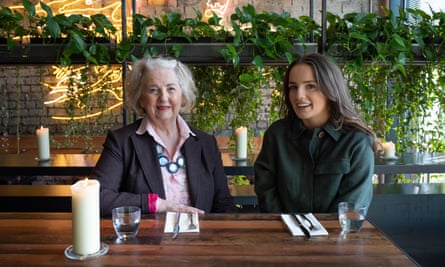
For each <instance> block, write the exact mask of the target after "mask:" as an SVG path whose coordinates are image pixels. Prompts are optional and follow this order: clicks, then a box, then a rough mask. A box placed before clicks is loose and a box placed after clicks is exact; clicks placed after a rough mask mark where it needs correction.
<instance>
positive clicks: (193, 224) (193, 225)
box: [189, 213, 197, 230]
mask: <svg viewBox="0 0 445 267" xmlns="http://www.w3.org/2000/svg"><path fill="white" fill-rule="evenodd" d="M189 218H190V224H189V230H194V229H196V228H197V226H196V224H195V223H194V222H193V213H189Z"/></svg>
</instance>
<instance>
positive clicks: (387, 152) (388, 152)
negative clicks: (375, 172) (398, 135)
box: [382, 142, 396, 158]
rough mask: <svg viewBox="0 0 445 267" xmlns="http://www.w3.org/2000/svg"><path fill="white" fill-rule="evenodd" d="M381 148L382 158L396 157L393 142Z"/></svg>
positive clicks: (384, 144)
mask: <svg viewBox="0 0 445 267" xmlns="http://www.w3.org/2000/svg"><path fill="white" fill-rule="evenodd" d="M382 146H383V157H385V158H394V157H395V156H396V146H395V145H394V143H393V142H386V143H383V144H382Z"/></svg>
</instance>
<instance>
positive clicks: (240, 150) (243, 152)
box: [235, 127, 247, 159]
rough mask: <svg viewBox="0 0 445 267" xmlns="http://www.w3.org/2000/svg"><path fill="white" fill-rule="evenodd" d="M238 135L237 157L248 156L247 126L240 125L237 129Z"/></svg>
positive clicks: (236, 134)
mask: <svg viewBox="0 0 445 267" xmlns="http://www.w3.org/2000/svg"><path fill="white" fill-rule="evenodd" d="M235 137H236V157H237V158H239V159H245V158H247V128H246V127H239V128H237V129H236V130H235Z"/></svg>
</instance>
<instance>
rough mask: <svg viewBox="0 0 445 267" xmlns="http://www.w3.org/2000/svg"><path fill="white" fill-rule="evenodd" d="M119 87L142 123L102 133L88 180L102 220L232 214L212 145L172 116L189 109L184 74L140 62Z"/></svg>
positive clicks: (189, 85)
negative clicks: (94, 183)
mask: <svg viewBox="0 0 445 267" xmlns="http://www.w3.org/2000/svg"><path fill="white" fill-rule="evenodd" d="M127 82H128V83H127V84H128V87H127V91H126V93H127V95H126V101H127V103H126V104H127V106H128V107H129V108H130V109H132V110H133V111H135V112H136V113H137V114H139V115H141V116H142V118H140V119H138V120H137V121H135V122H134V123H132V124H130V125H127V126H124V127H122V128H120V129H118V130H114V131H110V132H109V133H108V134H107V138H106V140H105V143H104V146H103V152H102V155H101V157H100V159H99V161H98V163H97V165H96V167H95V169H94V171H93V172H92V174H91V178H95V179H98V180H99V181H100V184H101V208H102V215H109V214H110V213H111V210H112V209H113V208H114V207H118V206H123V205H132V206H139V207H141V209H142V212H145V213H154V212H166V211H177V212H190V213H203V212H234V211H236V208H235V206H234V204H233V199H232V197H231V195H230V192H229V190H228V185H227V178H226V175H225V173H224V168H223V165H222V160H221V154H220V151H219V150H218V147H217V143H216V140H215V138H214V137H213V136H211V135H209V134H206V133H204V132H202V131H200V130H198V129H195V128H193V127H191V126H189V125H188V124H187V123H186V122H185V121H184V119H183V118H182V117H181V115H180V114H179V113H180V112H181V111H188V110H190V108H191V107H192V106H193V105H194V102H195V93H196V86H195V83H194V80H193V77H192V74H191V72H190V70H189V68H188V67H187V66H186V65H184V64H183V63H181V62H179V61H178V60H175V59H169V58H162V57H156V58H154V57H146V58H143V59H140V60H139V61H137V62H136V63H135V64H134V66H133V69H132V71H131V72H130V74H129V77H128V81H127Z"/></svg>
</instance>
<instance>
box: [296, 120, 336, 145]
mask: <svg viewBox="0 0 445 267" xmlns="http://www.w3.org/2000/svg"><path fill="white" fill-rule="evenodd" d="M306 131H309V129H308V128H306V126H304V124H303V122H302V121H301V120H300V119H297V118H293V119H292V122H291V131H290V135H291V138H292V139H298V138H299V137H300V136H301V135H302V134H303V133H304V132H306ZM320 132H325V133H327V134H328V135H329V136H331V138H332V139H334V140H335V141H338V140H339V139H340V137H341V135H342V132H341V130H336V129H335V128H334V126H333V125H332V124H331V123H330V122H328V123H327V124H325V125H324V126H323V127H321V128H315V129H314V131H313V134H314V135H318V134H319V133H320Z"/></svg>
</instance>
